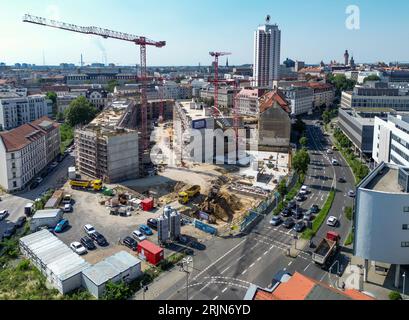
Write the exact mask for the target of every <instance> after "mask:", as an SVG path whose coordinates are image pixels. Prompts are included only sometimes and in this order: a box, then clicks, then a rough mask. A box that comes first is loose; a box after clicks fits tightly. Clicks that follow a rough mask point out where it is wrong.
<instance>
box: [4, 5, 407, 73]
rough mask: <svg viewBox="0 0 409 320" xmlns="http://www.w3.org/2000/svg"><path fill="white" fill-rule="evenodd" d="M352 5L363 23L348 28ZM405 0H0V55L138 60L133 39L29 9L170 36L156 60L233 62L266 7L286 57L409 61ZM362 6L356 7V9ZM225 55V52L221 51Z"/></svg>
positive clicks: (152, 57)
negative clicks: (103, 34)
mask: <svg viewBox="0 0 409 320" xmlns="http://www.w3.org/2000/svg"><path fill="white" fill-rule="evenodd" d="M349 5H355V6H357V7H358V8H359V13H360V15H359V17H360V19H359V22H360V25H359V29H358V30H356V29H353V30H351V29H348V28H347V27H346V20H347V19H348V17H349V16H350V14H347V13H346V9H347V7H348V6H349ZM408 12H409V1H407V0H308V1H307V0H292V1H290V0H251V1H250V0H245V1H244V0H218V1H217V0H86V1H85V0H13V1H8V0H0V62H5V63H7V64H14V63H16V62H20V63H23V62H26V63H34V64H37V65H43V57H44V58H45V62H46V64H47V65H56V64H57V65H58V64H60V63H63V62H67V63H75V64H77V65H78V64H79V62H80V56H81V54H83V56H84V61H85V63H87V64H88V63H94V62H104V60H105V58H104V57H106V59H107V61H108V63H115V64H120V65H135V64H137V63H139V48H137V47H135V46H134V45H133V44H132V43H128V42H122V41H118V40H113V39H107V40H106V39H102V38H100V37H95V36H87V35H82V34H76V33H72V32H67V31H63V30H58V29H53V28H48V27H43V26H37V25H33V24H29V23H23V22H22V17H23V15H24V14H25V13H30V14H32V15H36V16H41V17H45V18H49V19H57V20H60V21H64V22H70V23H74V24H78V25H82V26H91V25H92V26H98V27H104V28H108V29H112V30H115V31H122V32H127V33H132V34H135V35H140V36H146V37H148V38H150V39H153V40H157V41H161V40H164V41H166V42H167V45H166V47H164V48H160V49H159V48H148V58H147V63H148V65H151V66H171V65H176V66H178V65H198V64H199V63H201V65H210V64H211V61H212V58H211V57H210V56H209V51H227V52H232V55H231V56H230V57H229V63H230V65H241V64H247V63H249V64H250V63H253V41H254V40H253V38H254V31H255V30H256V29H257V27H258V25H260V24H263V23H264V21H265V17H266V15H267V14H269V15H270V16H271V20H272V22H275V23H277V24H278V26H279V28H280V29H281V60H282V61H284V60H285V59H286V58H287V57H289V58H291V59H293V60H300V61H306V62H307V63H311V64H315V63H319V62H320V61H321V60H323V61H325V62H329V61H330V60H337V61H343V60H342V59H343V54H344V52H345V49H348V50H349V52H350V53H351V54H353V56H354V58H355V61H356V62H358V63H359V62H378V61H385V62H387V63H388V62H391V61H403V62H408V61H409V19H408V18H407V17H408ZM355 13H356V11H355ZM221 61H222V63H225V58H222V60H221Z"/></svg>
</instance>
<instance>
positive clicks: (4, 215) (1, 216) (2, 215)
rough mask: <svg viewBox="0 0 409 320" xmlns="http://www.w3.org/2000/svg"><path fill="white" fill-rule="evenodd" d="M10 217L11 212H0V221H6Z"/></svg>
mask: <svg viewBox="0 0 409 320" xmlns="http://www.w3.org/2000/svg"><path fill="white" fill-rule="evenodd" d="M8 216H9V212H8V211H7V210H2V211H0V221H2V220H4V219H6V218H7V217H8Z"/></svg>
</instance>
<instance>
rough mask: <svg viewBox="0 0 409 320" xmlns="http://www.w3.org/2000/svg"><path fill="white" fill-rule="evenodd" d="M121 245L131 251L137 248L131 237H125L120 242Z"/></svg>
mask: <svg viewBox="0 0 409 320" xmlns="http://www.w3.org/2000/svg"><path fill="white" fill-rule="evenodd" d="M122 244H123V245H124V246H127V247H128V248H129V249H131V250H133V251H136V249H137V248H138V242H137V241H136V240H135V239H133V238H131V237H126V238H125V239H124V240H122Z"/></svg>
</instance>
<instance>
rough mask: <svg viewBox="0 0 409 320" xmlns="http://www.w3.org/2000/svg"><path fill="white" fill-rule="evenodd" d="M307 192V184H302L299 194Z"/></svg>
mask: <svg viewBox="0 0 409 320" xmlns="http://www.w3.org/2000/svg"><path fill="white" fill-rule="evenodd" d="M308 193H309V190H308V187H307V186H302V187H301V190H300V194H302V195H306V194H308Z"/></svg>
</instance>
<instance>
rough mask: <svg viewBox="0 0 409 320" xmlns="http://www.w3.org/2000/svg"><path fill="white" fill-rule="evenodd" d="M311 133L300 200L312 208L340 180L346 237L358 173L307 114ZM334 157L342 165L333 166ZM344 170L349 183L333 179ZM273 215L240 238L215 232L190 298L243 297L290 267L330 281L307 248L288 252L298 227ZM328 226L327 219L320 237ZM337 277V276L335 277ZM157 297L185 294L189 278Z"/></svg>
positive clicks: (339, 208)
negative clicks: (305, 190)
mask: <svg viewBox="0 0 409 320" xmlns="http://www.w3.org/2000/svg"><path fill="white" fill-rule="evenodd" d="M306 123H307V134H308V138H309V143H310V145H309V150H310V156H311V165H310V167H309V171H308V176H307V177H306V181H305V184H306V185H307V186H309V188H310V190H311V194H310V195H309V196H308V200H307V201H305V202H304V203H302V204H301V207H302V208H303V209H308V208H309V207H311V205H312V204H318V205H319V206H320V207H322V205H323V204H324V203H325V201H326V199H327V196H328V193H329V191H330V189H331V187H332V186H336V190H337V192H336V196H335V200H334V205H333V207H332V210H331V212H330V215H334V216H336V217H338V218H340V226H339V227H338V228H336V229H337V231H338V232H339V233H340V234H341V236H342V237H343V239H345V236H346V235H347V234H348V231H349V228H350V224H349V222H347V221H346V219H345V217H344V216H343V208H344V207H345V206H347V205H352V199H349V198H348V197H346V192H347V191H348V190H349V189H350V188H352V187H353V185H354V178H353V176H352V174H351V172H350V170H349V169H348V168H347V167H346V166H345V163H344V161H343V159H342V157H341V156H340V154H338V153H334V154H333V155H330V156H328V155H327V154H326V150H327V149H328V148H329V147H330V146H331V144H330V143H329V141H328V140H327V139H326V138H325V137H324V136H323V134H322V131H321V129H320V127H318V126H316V125H315V121H312V120H307V121H306ZM332 158H335V159H337V160H338V162H339V163H340V164H341V166H337V167H333V166H332V164H331V160H332ZM334 173H335V176H336V177H339V176H343V177H344V178H345V179H346V180H347V181H348V183H345V184H339V183H336V179H334ZM271 217H272V215H269V216H268V217H266V219H264V220H263V221H262V222H261V223H260V224H259V225H258V226H257V227H256V228H254V230H253V231H252V232H251V234H250V235H248V236H246V237H243V238H239V239H228V240H225V239H218V238H214V239H213V240H212V243H206V245H207V248H208V249H207V250H206V251H205V252H203V253H199V254H198V255H197V256H196V257H195V258H194V268H193V270H192V274H191V276H190V278H189V298H190V299H195V300H196V299H197V300H225V299H228V300H236V299H238V300H241V299H243V297H244V294H245V292H246V290H247V288H248V287H249V285H250V284H256V285H259V286H261V287H267V286H268V285H269V284H270V283H271V280H272V277H273V275H274V274H275V273H276V272H278V271H280V270H286V271H288V272H290V273H293V272H294V271H298V272H301V273H303V274H305V275H307V276H310V277H312V278H314V279H317V280H321V281H326V282H329V281H330V278H329V275H328V273H327V272H325V271H323V270H321V269H320V268H318V267H317V266H315V265H314V264H313V263H312V261H311V256H310V253H309V252H302V253H301V254H300V255H299V256H298V258H296V259H293V258H290V257H287V256H286V254H285V253H286V252H287V249H288V248H289V247H290V246H291V245H293V243H294V233H295V232H294V231H292V230H290V231H288V230H286V229H284V228H283V227H272V226H271V225H270V224H269V221H270V219H271ZM330 229H333V228H329V227H328V226H326V225H324V226H323V227H322V228H321V230H320V231H319V232H318V234H317V237H316V240H317V241H318V240H319V239H318V238H321V237H323V236H324V235H325V234H326V232H327V231H328V230H330ZM332 281H333V279H332ZM158 299H173V300H184V299H186V280H184V279H182V280H180V281H178V282H176V283H175V284H174V285H172V286H171V287H170V288H169V289H168V290H165V291H164V292H163V293H162V294H161V295H160V296H159V297H158Z"/></svg>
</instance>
